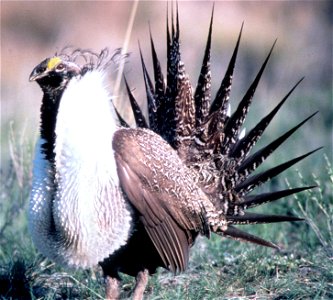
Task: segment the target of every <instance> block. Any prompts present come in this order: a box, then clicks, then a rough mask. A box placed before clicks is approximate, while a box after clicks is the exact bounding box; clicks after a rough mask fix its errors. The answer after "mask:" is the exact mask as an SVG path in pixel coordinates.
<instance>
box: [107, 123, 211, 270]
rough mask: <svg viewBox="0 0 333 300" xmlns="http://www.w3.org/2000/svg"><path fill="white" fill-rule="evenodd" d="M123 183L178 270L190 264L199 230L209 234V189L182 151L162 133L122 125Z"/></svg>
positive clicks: (119, 157)
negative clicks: (196, 180) (192, 171)
mask: <svg viewBox="0 0 333 300" xmlns="http://www.w3.org/2000/svg"><path fill="white" fill-rule="evenodd" d="M113 149H114V151H115V158H116V163H117V171H118V176H119V180H120V184H121V186H122V188H123V191H124V192H125V194H126V196H127V197H128V200H129V201H130V202H131V204H132V205H133V206H134V207H135V208H136V209H137V210H138V212H139V214H140V219H141V221H142V223H143V224H144V226H145V229H146V230H147V233H148V234H149V236H150V238H151V240H152V241H153V243H154V245H155V247H156V249H157V251H158V252H159V254H160V256H161V258H162V260H163V262H164V264H165V267H167V268H169V269H170V270H172V271H173V272H175V273H176V272H178V271H183V270H185V269H186V267H187V263H188V252H189V247H190V246H191V244H192V242H193V240H192V237H193V235H194V234H196V233H198V232H201V233H205V234H207V235H208V234H209V229H208V226H207V224H206V222H205V213H204V211H203V208H202V206H203V205H202V201H204V200H205V198H206V197H205V195H204V193H203V192H202V191H201V190H200V189H199V188H198V187H197V186H196V184H195V183H194V182H193V180H192V176H191V174H190V172H189V170H188V169H187V167H185V166H184V165H183V163H182V162H181V160H180V158H179V157H178V155H177V153H176V152H175V151H174V150H173V149H172V148H171V147H170V146H169V145H168V144H167V143H166V142H165V141H164V140H163V139H162V138H160V137H159V136H158V135H156V134H154V133H153V132H151V131H149V130H143V129H121V130H119V131H117V132H116V133H115V135H114V139H113Z"/></svg>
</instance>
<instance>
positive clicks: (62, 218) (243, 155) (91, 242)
mask: <svg viewBox="0 0 333 300" xmlns="http://www.w3.org/2000/svg"><path fill="white" fill-rule="evenodd" d="M212 19H213V18H212ZM212 19H211V22H210V26H209V33H208V40H207V44H206V48H205V53H204V58H203V62H202V67H201V72H200V76H199V80H198V83H197V87H196V89H195V91H194V92H192V87H191V84H190V82H189V78H188V76H187V74H186V72H185V67H184V64H183V62H182V61H181V56H180V48H179V46H180V40H179V21H178V13H177V14H176V16H175V18H173V19H172V24H171V25H170V24H168V21H167V78H166V81H165V80H164V77H163V74H162V71H161V66H160V62H159V60H158V58H157V55H156V52H155V48H154V43H153V40H152V39H151V49H152V58H153V70H154V78H155V80H154V82H153V81H152V80H151V78H150V76H149V74H148V72H147V69H146V66H145V63H144V61H143V60H142V66H143V76H144V82H145V87H146V92H147V101H148V120H147V119H146V118H145V116H144V114H143V113H142V110H141V109H140V107H139V106H138V104H137V102H136V100H135V98H134V96H133V94H132V93H131V89H130V87H129V86H128V84H127V82H125V84H126V86H127V90H128V93H129V100H130V103H131V106H132V110H133V113H134V117H135V121H136V125H137V126H136V128H130V127H129V126H128V125H127V123H126V121H125V120H124V119H123V118H122V117H121V116H120V114H119V113H118V112H117V111H116V110H115V108H114V106H113V105H112V98H113V96H112V91H110V89H109V88H108V83H107V82H106V78H107V74H108V72H110V68H111V66H112V63H111V62H112V55H111V54H110V52H109V51H108V50H103V51H101V53H100V54H95V53H93V52H91V51H88V50H80V49H77V50H74V51H72V52H71V53H70V54H68V53H67V54H66V51H65V52H63V53H60V54H56V55H55V56H53V57H51V58H47V59H45V60H44V61H42V62H41V63H40V64H39V65H38V66H36V67H35V68H34V70H33V71H32V73H31V75H30V81H36V82H37V83H38V84H39V86H40V87H41V89H42V91H43V93H44V95H43V99H42V105H41V124H40V138H39V140H38V142H37V145H36V154H35V160H34V179H33V186H32V195H31V201H30V209H29V217H30V222H29V226H30V231H31V234H32V239H33V242H34V244H35V245H36V247H37V248H38V249H39V251H40V252H41V253H42V254H44V255H45V256H47V257H49V258H50V259H52V260H53V261H55V262H57V263H59V264H61V265H64V266H69V267H81V268H89V267H92V266H95V265H97V264H100V265H101V266H102V269H103V271H104V275H105V277H106V296H107V298H110V299H115V298H118V297H119V295H120V292H119V282H120V275H119V273H126V274H129V275H131V276H136V286H135V288H134V292H133V297H134V299H142V297H143V293H144V290H145V286H146V284H147V281H148V275H149V274H153V273H154V272H155V271H156V269H157V268H158V267H163V268H165V269H168V270H170V271H172V272H173V273H175V274H176V273H179V272H182V271H184V270H186V268H187V265H188V260H189V249H190V248H191V246H192V245H193V244H194V242H195V239H196V237H197V236H198V235H204V236H206V237H208V238H209V237H210V235H211V234H212V233H215V234H218V235H221V236H226V237H231V238H235V239H238V240H242V241H248V242H253V243H256V244H260V245H264V246H269V247H273V248H277V246H276V245H274V244H273V243H271V242H269V241H265V240H263V239H261V238H260V237H257V236H254V235H251V234H249V233H246V232H244V231H242V230H240V229H239V228H238V227H235V226H234V225H238V224H254V223H271V222H282V221H298V220H300V219H299V218H296V217H292V216H276V215H261V214H255V213H250V212H246V211H245V210H246V209H248V208H252V207H254V206H257V205H260V204H262V203H266V202H271V201H275V200H277V199H280V198H283V197H285V196H288V195H291V194H293V193H298V192H301V191H304V190H306V189H309V188H311V187H300V188H294V189H287V190H280V191H273V192H269V193H263V194H258V195H253V194H252V193H251V194H250V195H249V193H250V192H251V191H252V190H254V189H255V188H256V187H258V186H259V185H261V184H263V183H264V182H266V181H268V180H270V179H271V178H272V177H274V176H276V175H278V174H279V173H281V172H282V171H284V170H286V169H287V168H289V167H290V166H292V165H293V164H295V163H296V162H298V161H300V160H302V159H303V158H305V157H306V156H308V155H309V154H311V153H312V152H314V151H311V152H309V153H307V154H305V155H302V156H299V157H297V158H294V159H292V160H289V161H287V162H284V163H282V164H280V165H278V166H276V167H273V168H271V169H269V170H266V171H263V172H261V173H256V174H255V175H251V173H252V172H253V171H254V170H255V169H256V168H257V167H258V166H259V165H261V164H262V163H263V161H264V160H265V159H266V158H267V157H268V156H269V155H270V154H271V153H272V152H273V151H274V150H275V149H276V148H278V147H279V146H280V145H281V144H282V143H283V142H284V141H285V140H286V139H287V138H288V137H289V136H290V135H292V133H293V132H295V131H296V130H297V129H298V128H299V127H300V126H301V125H303V124H304V123H305V122H306V121H307V120H308V119H310V118H311V117H312V116H313V115H311V116H309V117H308V118H306V119H305V120H304V121H302V122H301V123H299V124H298V125H296V126H295V127H293V128H292V129H290V130H289V131H287V132H286V133H285V134H283V135H282V136H280V137H278V138H277V139H275V140H274V141H273V142H271V143H270V144H269V145H267V146H265V147H263V148H262V149H260V150H258V151H256V152H254V153H253V154H251V155H249V152H250V151H251V149H252V148H253V146H254V144H255V143H256V142H257V141H258V139H259V138H260V137H261V135H262V134H263V132H264V130H265V128H266V127H267V126H268V124H269V123H270V121H271V120H272V118H273V117H274V116H275V114H276V113H277V112H278V110H279V109H280V108H281V106H282V105H283V103H284V102H285V101H286V99H287V98H288V96H289V95H290V94H291V92H292V91H293V90H294V89H295V87H296V86H297V85H298V83H297V84H296V85H295V86H294V87H293V88H292V89H291V91H290V92H289V93H288V94H287V95H286V97H285V98H283V99H282V101H281V102H280V103H279V104H278V105H277V106H276V107H275V108H274V109H273V110H272V111H271V112H270V113H269V114H268V115H267V116H265V117H264V118H263V119H262V120H261V121H260V122H259V123H258V124H257V125H256V126H255V127H254V128H253V129H252V130H250V131H249V132H248V133H247V134H246V135H245V134H241V127H242V124H243V122H244V119H245V117H246V114H247V112H248V109H249V106H250V104H251V101H252V98H253V95H254V92H255V90H256V87H257V85H258V82H259V80H260V77H261V76H262V73H263V71H264V69H265V67H266V64H267V61H268V59H269V57H270V55H271V52H272V49H273V47H272V49H271V50H270V51H269V54H268V56H267V58H266V59H265V61H264V63H263V65H262V66H261V68H260V70H259V72H258V74H257V76H256V77H255V79H254V81H253V82H252V84H251V85H250V87H249V89H248V91H247V92H246V93H245V96H244V97H243V99H242V100H241V101H240V103H239V105H238V107H237V109H236V110H235V112H234V113H233V114H232V115H230V113H228V111H229V94H230V89H231V83H232V77H233V70H234V66H235V61H236V56H237V51H238V47H239V43H240V36H241V33H240V35H239V38H238V41H237V43H236V47H235V50H234V52H233V54H232V57H231V60H230V63H229V66H228V68H227V71H226V74H225V77H224V78H223V80H222V82H221V85H220V88H219V89H218V91H217V94H216V96H215V98H214V99H213V100H212V101H211V91H210V87H211V73H210V48H211V37H212ZM273 46H274V45H273ZM79 61H81V63H79Z"/></svg>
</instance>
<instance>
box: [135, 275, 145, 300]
mask: <svg viewBox="0 0 333 300" xmlns="http://www.w3.org/2000/svg"><path fill="white" fill-rule="evenodd" d="M148 278H149V272H148V270H147V269H145V270H143V271H140V272H139V273H138V275H136V284H135V287H134V291H133V300H142V299H143V293H144V292H145V289H146V286H147V283H148Z"/></svg>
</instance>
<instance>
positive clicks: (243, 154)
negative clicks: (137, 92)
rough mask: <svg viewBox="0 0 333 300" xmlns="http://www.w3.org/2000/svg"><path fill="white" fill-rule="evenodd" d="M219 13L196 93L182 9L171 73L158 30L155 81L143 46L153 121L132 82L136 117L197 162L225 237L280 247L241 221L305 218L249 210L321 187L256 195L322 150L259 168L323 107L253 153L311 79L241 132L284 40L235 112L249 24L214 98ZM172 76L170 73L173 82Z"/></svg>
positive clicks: (170, 41) (171, 41)
mask: <svg viewBox="0 0 333 300" xmlns="http://www.w3.org/2000/svg"><path fill="white" fill-rule="evenodd" d="M167 14H168V12H167ZM213 14H214V8H213V10H212V14H211V19H210V24H209V30H208V37H207V41H206V46H205V50H204V56H203V60H202V64H201V70H200V75H199V78H198V81H197V86H196V88H195V89H194V92H193V89H192V86H191V84H190V81H189V78H188V75H187V73H186V71H185V65H184V63H183V62H182V60H181V52H180V31H179V18H178V8H177V10H176V16H174V14H173V13H171V25H170V24H169V17H168V16H167V74H166V77H164V75H163V72H162V69H161V64H160V61H159V59H158V56H157V53H156V50H155V45H154V41H153V38H152V34H151V32H150V44H151V54H152V62H153V71H154V81H152V80H151V77H150V76H149V74H148V71H147V68H146V65H145V62H144V60H143V56H142V53H141V50H140V55H141V62H142V69H143V78H144V83H145V87H146V95H147V103H148V119H149V122H147V121H146V119H145V117H144V115H143V113H142V111H141V109H140V107H139V106H138V104H137V102H136V100H135V99H134V96H133V94H132V93H131V91H130V88H129V86H128V84H127V82H126V81H125V84H126V88H127V91H128V94H129V99H130V103H131V107H132V110H133V114H134V118H135V122H136V125H137V126H138V127H143V128H147V127H148V128H150V129H151V130H153V131H154V132H156V133H157V134H159V135H161V136H162V137H163V138H164V139H165V140H166V141H167V142H168V143H169V144H170V145H171V146H172V147H173V148H174V149H175V150H177V152H178V154H179V156H180V158H181V159H182V160H183V161H184V163H185V164H186V165H187V166H188V167H189V168H191V169H193V173H194V174H197V177H196V181H197V182H198V184H199V185H200V186H201V187H202V189H203V190H204V191H205V192H206V193H207V195H208V196H209V197H210V198H211V200H212V202H213V203H214V204H215V205H216V210H217V212H219V214H220V217H221V218H223V219H224V220H225V221H226V223H227V226H225V227H223V228H219V227H217V228H216V227H212V228H211V230H212V231H214V232H215V233H217V234H218V235H221V236H226V237H230V238H234V239H237V240H241V241H247V242H252V243H255V244H258V245H262V246H267V247H273V248H278V247H277V246H276V245H275V244H273V243H271V242H269V241H266V240H264V239H262V238H260V237H257V236H254V235H252V234H249V233H247V232H244V231H242V230H240V229H238V228H236V227H234V226H233V225H242V224H259V223H276V222H290V221H300V220H302V219H300V218H297V217H294V216H289V215H288V216H281V215H269V214H256V213H250V212H247V211H246V210H247V209H249V208H253V207H256V206H259V205H262V204H264V203H270V202H273V201H276V200H279V199H281V198H284V197H287V196H290V195H292V194H296V193H300V192H303V191H306V190H308V189H312V188H315V186H305V187H298V188H293V189H285V190H279V191H271V192H266V193H261V194H249V193H250V192H252V191H253V190H254V189H255V188H257V187H258V186H260V185H262V184H263V183H265V182H267V181H269V180H271V179H272V178H273V177H275V176H277V175H279V174H280V173H281V172H283V171H285V170H286V169H288V168H290V167H291V166H293V165H294V164H296V163H297V162H299V161H301V160H303V159H305V158H306V157H307V156H309V155H311V154H312V153H314V152H316V151H318V150H319V149H320V148H318V149H315V150H313V151H310V152H308V153H306V154H304V155H301V156H298V157H296V158H293V159H290V160H289V161H287V162H284V163H281V164H279V165H277V166H275V167H272V168H270V169H268V170H266V171H262V172H260V173H255V174H254V175H253V174H252V173H253V172H254V171H255V170H256V169H257V168H258V167H259V166H260V165H261V164H262V163H263V162H264V161H265V160H266V159H267V158H268V157H269V156H270V155H271V154H272V153H273V152H274V151H275V150H276V149H277V148H278V147H279V146H281V145H282V143H284V142H285V141H286V140H287V139H288V138H289V137H290V136H291V135H292V134H293V133H294V132H295V131H296V130H298V129H299V128H300V127H301V126H302V125H304V124H305V123H306V122H307V121H308V120H310V119H311V118H312V117H313V116H314V115H315V114H316V113H314V114H312V115H310V116H309V117H307V118H306V119H304V120H303V121H302V122H300V123H298V124H297V125H295V126H294V127H292V128H291V129H289V130H288V131H286V132H285V133H284V134H282V135H281V136H279V137H278V138H276V139H274V140H273V141H272V142H271V143H269V144H268V145H266V146H264V147H262V148H261V149H259V150H257V151H256V152H254V153H253V154H250V153H251V151H252V150H253V147H254V146H255V145H256V143H257V142H258V140H259V139H260V138H261V137H262V135H263V133H264V132H265V130H266V129H267V127H268V125H269V124H270V123H271V121H272V120H273V118H274V117H275V116H276V114H277V113H278V112H279V110H280V109H281V107H282V106H283V105H284V104H285V102H286V100H287V99H288V98H289V97H290V95H291V94H292V92H293V91H294V90H295V89H296V87H297V86H298V85H299V84H300V82H301V81H302V80H303V78H302V79H300V80H299V81H298V82H297V83H296V84H295V85H294V86H293V87H292V88H291V89H290V91H289V92H288V93H287V94H286V96H285V97H284V98H283V99H282V100H281V101H280V102H279V103H278V105H276V107H275V108H274V109H273V110H272V111H271V112H270V113H268V114H267V115H266V116H264V117H263V118H262V119H261V120H260V121H259V122H258V124H257V125H255V126H254V127H253V128H252V129H251V130H249V131H248V133H247V134H244V135H243V134H241V132H242V126H243V123H244V121H245V118H246V116H247V114H248V112H249V108H250V106H251V103H252V101H253V98H254V94H255V91H256V89H257V87H258V84H259V82H260V79H261V77H262V75H263V72H264V70H265V68H266V66H267V63H268V61H269V59H270V57H271V54H272V51H273V48H274V46H275V43H276V41H275V42H274V43H273V45H272V47H271V49H270V50H269V52H268V55H267V57H266V58H265V60H264V62H263V64H262V66H261V67H260V69H259V71H258V73H257V75H256V77H255V79H254V80H253V82H252V83H251V85H250V87H249V88H248V90H247V92H246V93H245V95H244V97H243V99H242V100H241V101H240V103H239V105H238V107H237V109H236V110H235V112H234V113H233V114H232V115H231V116H230V113H229V111H230V103H229V102H230V91H231V87H232V81H233V72H234V68H235V64H236V59H237V54H238V50H239V46H240V41H241V35H242V31H243V24H242V26H241V29H240V33H239V36H238V39H237V42H236V45H235V48H234V51H233V53H232V56H231V59H230V62H229V65H228V67H227V70H226V73H225V76H224V78H223V80H222V81H221V84H220V87H219V89H218V91H217V93H216V96H215V98H214V99H212V95H211V80H212V75H211V70H210V56H211V41H212V30H213ZM164 78H166V83H165V80H164ZM121 120H122V121H121V123H122V124H123V125H124V126H127V123H126V122H125V121H124V120H123V119H121ZM220 212H222V214H221V213H220Z"/></svg>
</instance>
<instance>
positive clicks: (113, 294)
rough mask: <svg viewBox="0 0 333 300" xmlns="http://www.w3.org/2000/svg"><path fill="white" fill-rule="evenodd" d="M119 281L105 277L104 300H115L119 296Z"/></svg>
mask: <svg viewBox="0 0 333 300" xmlns="http://www.w3.org/2000/svg"><path fill="white" fill-rule="evenodd" d="M119 286H120V281H119V279H117V278H113V277H110V276H106V277H105V299H106V300H117V299H119V295H120V287H119Z"/></svg>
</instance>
